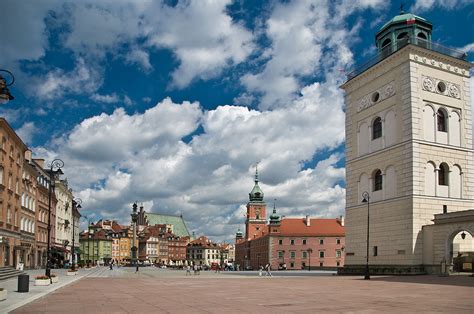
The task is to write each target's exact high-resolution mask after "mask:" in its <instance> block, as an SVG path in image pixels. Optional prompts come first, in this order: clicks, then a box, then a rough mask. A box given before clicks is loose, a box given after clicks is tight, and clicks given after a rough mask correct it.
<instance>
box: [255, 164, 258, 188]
mask: <svg viewBox="0 0 474 314" xmlns="http://www.w3.org/2000/svg"><path fill="white" fill-rule="evenodd" d="M255 183H258V162H257V163H256V164H255Z"/></svg>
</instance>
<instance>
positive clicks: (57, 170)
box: [45, 159, 64, 283]
mask: <svg viewBox="0 0 474 314" xmlns="http://www.w3.org/2000/svg"><path fill="white" fill-rule="evenodd" d="M62 167H64V161H62V160H61V159H54V160H53V161H52V162H51V164H50V166H49V195H48V249H47V253H46V256H47V257H46V258H47V260H46V272H45V275H46V276H48V277H49V280H50V282H51V283H53V280H52V279H51V247H50V246H51V198H52V194H53V190H54V187H55V180H56V177H57V176H59V175H61V174H64V172H63V171H62V170H61V168H62Z"/></svg>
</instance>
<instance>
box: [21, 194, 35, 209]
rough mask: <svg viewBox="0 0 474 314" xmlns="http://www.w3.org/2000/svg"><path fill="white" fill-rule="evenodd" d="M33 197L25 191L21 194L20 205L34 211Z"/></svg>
mask: <svg viewBox="0 0 474 314" xmlns="http://www.w3.org/2000/svg"><path fill="white" fill-rule="evenodd" d="M35 203H36V201H35V199H34V198H33V197H31V196H29V195H27V194H25V193H23V194H22V195H21V206H23V207H25V208H28V209H30V210H32V211H35Z"/></svg>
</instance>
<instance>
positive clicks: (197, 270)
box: [186, 265, 202, 276]
mask: <svg viewBox="0 0 474 314" xmlns="http://www.w3.org/2000/svg"><path fill="white" fill-rule="evenodd" d="M201 268H202V267H201V266H199V265H193V271H194V275H200V274H201ZM187 275H189V276H191V266H190V265H188V266H186V276H187Z"/></svg>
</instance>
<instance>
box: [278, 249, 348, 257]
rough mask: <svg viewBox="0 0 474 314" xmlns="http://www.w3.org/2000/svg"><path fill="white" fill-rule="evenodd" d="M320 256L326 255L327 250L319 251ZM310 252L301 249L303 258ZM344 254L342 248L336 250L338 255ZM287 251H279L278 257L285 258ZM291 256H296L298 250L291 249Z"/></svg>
mask: <svg viewBox="0 0 474 314" xmlns="http://www.w3.org/2000/svg"><path fill="white" fill-rule="evenodd" d="M318 254H319V258H324V257H325V251H318ZM308 256H309V252H308V251H301V258H308ZM341 256H342V252H341V250H336V257H337V258H340V257H341ZM284 257H285V251H278V258H284ZM290 258H296V251H290Z"/></svg>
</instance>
